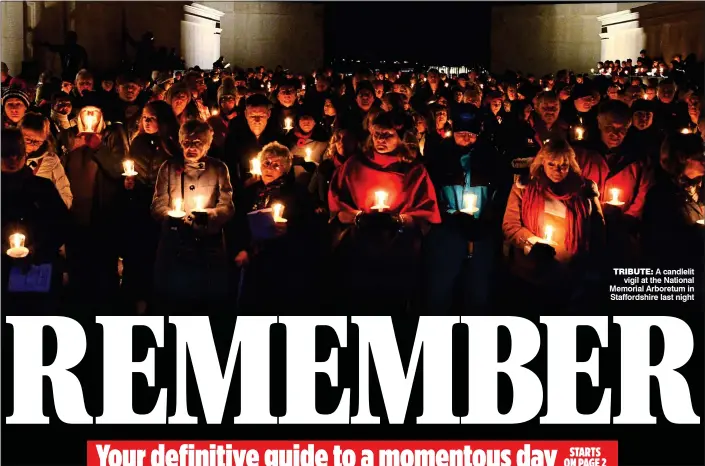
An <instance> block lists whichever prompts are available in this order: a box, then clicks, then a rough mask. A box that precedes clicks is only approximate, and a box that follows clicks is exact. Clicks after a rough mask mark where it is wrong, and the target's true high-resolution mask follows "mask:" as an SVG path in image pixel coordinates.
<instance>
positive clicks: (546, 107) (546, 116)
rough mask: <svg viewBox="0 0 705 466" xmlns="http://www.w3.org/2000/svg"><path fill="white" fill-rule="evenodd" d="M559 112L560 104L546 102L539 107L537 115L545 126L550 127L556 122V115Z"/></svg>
mask: <svg viewBox="0 0 705 466" xmlns="http://www.w3.org/2000/svg"><path fill="white" fill-rule="evenodd" d="M560 111H561V104H560V102H558V101H557V100H554V101H551V100H549V101H546V102H544V103H543V105H541V106H540V107H539V114H540V115H541V119H542V120H543V121H544V122H545V123H546V124H547V125H549V126H550V125H552V124H553V123H555V122H556V120H558V114H559V113H560Z"/></svg>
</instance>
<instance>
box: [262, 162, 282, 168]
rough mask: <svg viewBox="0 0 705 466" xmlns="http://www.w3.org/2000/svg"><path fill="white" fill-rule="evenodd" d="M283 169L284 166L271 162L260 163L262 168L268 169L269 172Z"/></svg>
mask: <svg viewBox="0 0 705 466" xmlns="http://www.w3.org/2000/svg"><path fill="white" fill-rule="evenodd" d="M283 167H284V165H282V164H281V163H279V162H275V161H273V160H265V161H264V162H262V168H268V169H270V170H281V169H282V168H283Z"/></svg>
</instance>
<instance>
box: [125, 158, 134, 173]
mask: <svg viewBox="0 0 705 466" xmlns="http://www.w3.org/2000/svg"><path fill="white" fill-rule="evenodd" d="M122 168H124V169H125V174H127V175H132V174H134V173H135V162H134V161H132V160H125V161H124V162H122Z"/></svg>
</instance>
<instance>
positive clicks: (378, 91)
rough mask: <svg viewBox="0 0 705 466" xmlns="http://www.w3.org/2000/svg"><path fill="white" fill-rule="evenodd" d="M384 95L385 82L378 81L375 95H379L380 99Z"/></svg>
mask: <svg viewBox="0 0 705 466" xmlns="http://www.w3.org/2000/svg"><path fill="white" fill-rule="evenodd" d="M383 95H384V84H382V83H376V84H375V97H377V98H378V99H381V98H382V96H383Z"/></svg>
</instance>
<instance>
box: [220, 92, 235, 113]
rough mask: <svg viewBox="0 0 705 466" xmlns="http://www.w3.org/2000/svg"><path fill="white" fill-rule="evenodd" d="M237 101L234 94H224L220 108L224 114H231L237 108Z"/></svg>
mask: <svg viewBox="0 0 705 466" xmlns="http://www.w3.org/2000/svg"><path fill="white" fill-rule="evenodd" d="M236 103H237V102H236V98H235V96H234V95H224V96H223V97H221V98H220V109H221V111H222V112H223V113H224V114H226V115H230V114H231V113H232V112H233V110H235V104H236Z"/></svg>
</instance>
